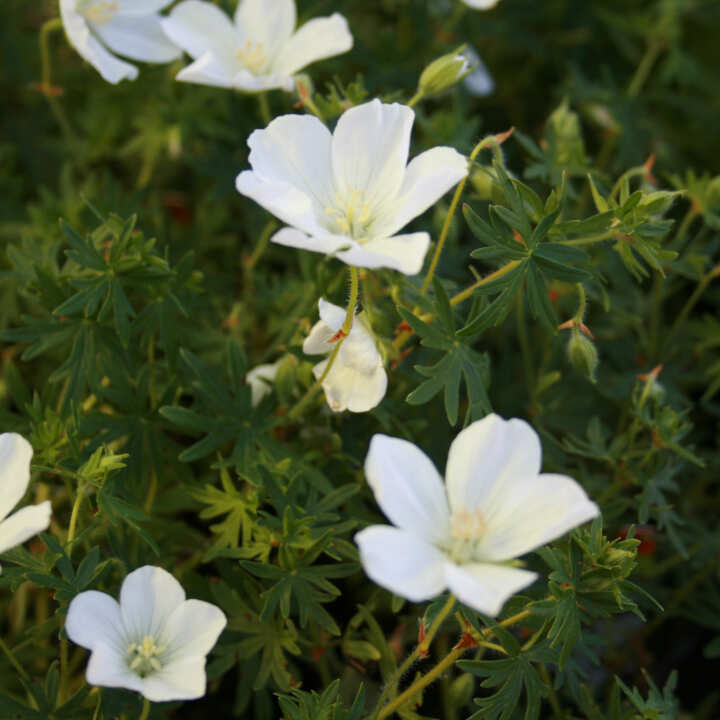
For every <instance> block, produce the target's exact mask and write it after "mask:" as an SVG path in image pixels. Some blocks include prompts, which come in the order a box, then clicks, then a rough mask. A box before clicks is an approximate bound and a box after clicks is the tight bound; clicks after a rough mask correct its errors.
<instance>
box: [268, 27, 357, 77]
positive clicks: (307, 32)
mask: <svg viewBox="0 0 720 720" xmlns="http://www.w3.org/2000/svg"><path fill="white" fill-rule="evenodd" d="M352 46H353V37H352V35H351V34H350V29H349V27H348V23H347V20H346V19H345V18H344V17H343V16H342V15H340V14H339V13H333V14H332V15H331V16H330V17H323V18H315V19H313V20H309V21H308V22H306V23H305V24H304V25H303V26H302V27H301V28H300V29H299V30H298V31H297V32H296V33H295V34H294V35H293V36H292V37H291V38H290V39H289V41H288V42H286V43H285V45H284V46H283V47H282V49H281V50H280V53H279V54H278V56H277V57H276V58H275V61H274V62H273V66H272V67H273V71H274V72H278V73H283V74H285V75H293V74H294V73H296V72H297V71H298V70H301V69H302V68H304V67H306V66H307V65H310V63H314V62H316V61H317V60H323V59H325V58H329V57H333V56H334V55H340V54H341V53H344V52H347V51H348V50H350V49H351V48H352Z"/></svg>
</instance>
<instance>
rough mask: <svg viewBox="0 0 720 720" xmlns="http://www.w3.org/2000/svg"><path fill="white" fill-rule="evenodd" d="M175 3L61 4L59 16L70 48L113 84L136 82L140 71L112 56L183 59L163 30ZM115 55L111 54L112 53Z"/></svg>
mask: <svg viewBox="0 0 720 720" xmlns="http://www.w3.org/2000/svg"><path fill="white" fill-rule="evenodd" d="M172 1H173V0H60V16H61V18H62V22H63V25H64V27H65V33H66V35H67V37H68V40H69V41H70V44H71V45H72V46H73V47H74V48H75V49H76V50H77V51H78V53H79V54H80V55H81V56H82V57H83V58H84V59H85V60H87V61H88V62H89V63H90V64H91V65H93V66H94V67H95V69H96V70H97V71H98V72H99V73H100V74H101V75H102V76H103V77H104V78H105V80H107V81H108V82H110V83H118V82H120V81H121V80H124V79H126V78H127V79H128V80H134V79H135V78H136V77H137V74H138V69H137V68H136V67H135V66H134V65H131V64H130V63H127V62H124V61H123V60H120V59H119V58H117V57H115V55H113V53H117V54H118V55H122V56H124V57H127V58H130V59H131V60H140V61H142V62H152V63H165V62H170V61H171V60H175V58H178V57H180V55H181V54H182V50H180V48H178V47H177V46H176V45H174V44H173V43H172V42H171V41H170V39H169V38H168V37H167V36H166V35H165V33H164V32H163V30H162V27H161V26H160V15H158V12H159V11H160V10H162V9H163V8H164V7H166V6H167V5H170V3H171V2H172ZM111 51H112V52H111Z"/></svg>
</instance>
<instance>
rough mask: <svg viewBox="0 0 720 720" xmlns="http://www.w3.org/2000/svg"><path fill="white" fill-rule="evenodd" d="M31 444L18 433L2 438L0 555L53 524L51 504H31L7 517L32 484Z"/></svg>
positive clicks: (5, 435)
mask: <svg viewBox="0 0 720 720" xmlns="http://www.w3.org/2000/svg"><path fill="white" fill-rule="evenodd" d="M32 455H33V450H32V447H30V443H29V442H28V441H27V440H26V439H25V438H24V437H22V435H18V434H17V433H3V434H2V435H0V553H3V552H5V551H6V550H10V549H11V548H14V547H15V546H16V545H20V544H21V543H24V542H25V541H26V540H28V539H30V538H31V537H32V536H33V535H37V534H38V533H39V532H42V531H43V530H47V528H48V526H49V525H50V513H51V507H50V501H49V500H46V501H45V502H41V503H40V504H39V505H28V507H24V508H22V509H21V510H18V511H17V512H16V513H13V514H12V515H10V517H8V515H9V514H10V511H11V510H12V509H13V508H14V507H15V506H16V505H17V504H18V503H19V502H20V500H21V498H22V497H23V495H25V492H26V490H27V487H28V484H29V483H30V460H31V459H32Z"/></svg>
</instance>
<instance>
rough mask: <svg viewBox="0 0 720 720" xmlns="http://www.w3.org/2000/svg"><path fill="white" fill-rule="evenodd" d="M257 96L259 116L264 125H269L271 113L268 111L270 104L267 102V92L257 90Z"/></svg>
mask: <svg viewBox="0 0 720 720" xmlns="http://www.w3.org/2000/svg"><path fill="white" fill-rule="evenodd" d="M257 97H258V105H259V106H260V117H261V118H262V120H263V122H264V123H265V124H266V125H269V124H270V121H271V120H272V115H271V113H270V104H269V103H268V99H267V92H265V91H263V92H259V93H258V94H257Z"/></svg>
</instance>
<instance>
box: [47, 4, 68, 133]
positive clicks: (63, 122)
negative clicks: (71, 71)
mask: <svg viewBox="0 0 720 720" xmlns="http://www.w3.org/2000/svg"><path fill="white" fill-rule="evenodd" d="M62 26H63V24H62V20H61V19H60V18H59V17H56V18H52V19H51V20H48V21H47V22H46V23H44V24H43V26H42V28H40V63H41V68H42V78H41V81H40V92H42V94H43V95H45V97H46V98H47V101H48V104H49V105H50V110H51V111H52V114H53V115H54V116H55V119H56V120H57V122H58V125H60V129H61V130H62V132H63V135H64V136H65V139H66V140H67V141H68V143H69V144H74V142H75V135H74V133H73V131H72V128H71V127H70V123H69V122H68V119H67V118H66V117H65V113H64V112H63V109H62V106H61V105H60V103H59V102H58V99H57V98H56V97H55V95H54V94H53V92H54V88H53V87H52V84H51V81H50V43H49V39H50V34H51V33H52V32H54V31H55V30H60V29H61V28H62Z"/></svg>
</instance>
